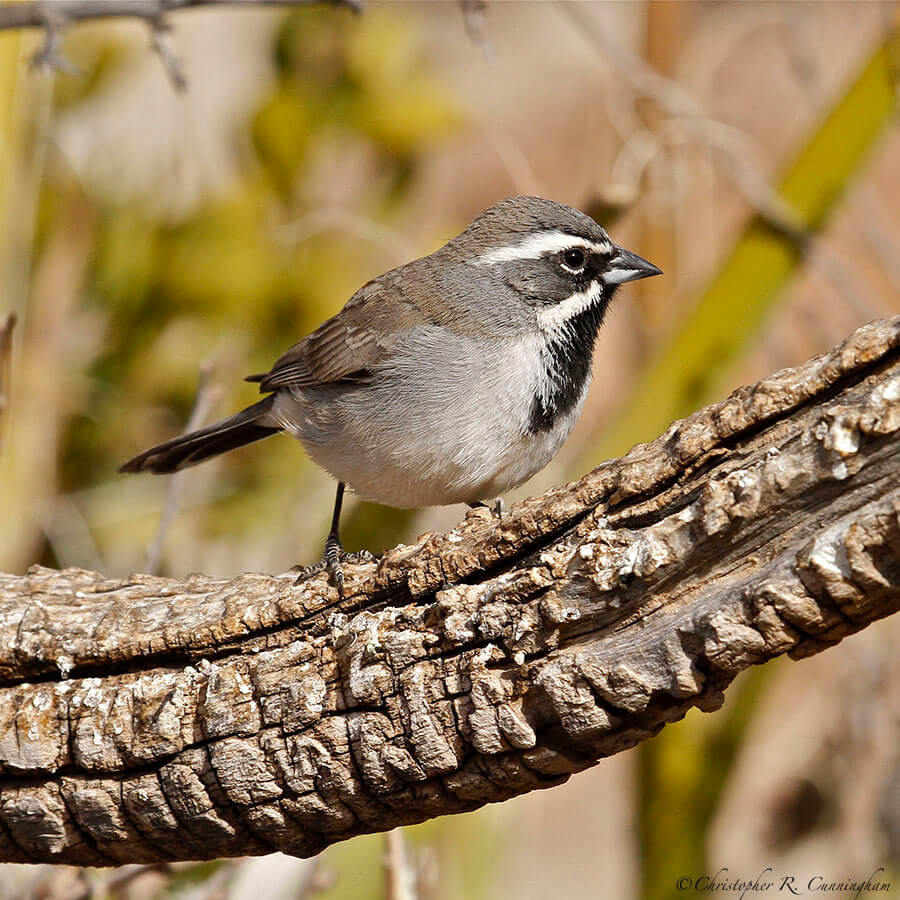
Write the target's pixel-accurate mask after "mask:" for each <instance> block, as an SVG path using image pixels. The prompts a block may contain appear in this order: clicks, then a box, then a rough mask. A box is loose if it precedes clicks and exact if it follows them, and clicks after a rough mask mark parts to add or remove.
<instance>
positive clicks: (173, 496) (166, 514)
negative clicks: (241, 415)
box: [144, 362, 222, 575]
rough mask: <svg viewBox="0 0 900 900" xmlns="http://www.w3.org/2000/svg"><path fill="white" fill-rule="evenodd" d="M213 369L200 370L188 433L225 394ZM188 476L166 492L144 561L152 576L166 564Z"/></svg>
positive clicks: (179, 474)
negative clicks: (169, 536)
mask: <svg viewBox="0 0 900 900" xmlns="http://www.w3.org/2000/svg"><path fill="white" fill-rule="evenodd" d="M212 370H213V366H212V363H211V362H206V363H204V364H203V365H202V366H201V367H200V378H199V382H198V384H197V396H196V397H195V399H194V407H193V409H192V410H191V414H190V416H188V420H187V425H186V426H185V429H184V430H185V432H188V431H194V430H195V429H197V428H200V427H201V426H202V425H203V423H204V422H205V421H206V420H207V419H208V418H209V416H210V414H211V413H212V410H213V409H214V407H215V405H216V403H218V401H219V397H220V396H221V393H222V392H221V390H220V388H219V387H217V386H216V385H214V384H212V382H211V380H210V378H211V375H212ZM187 474H188V473H187V471H183V472H176V473H175V474H174V475H173V476H172V477H171V478H170V479H169V488H168V490H167V491H166V502H165V505H164V506H163V512H162V516H161V517H160V520H159V527H158V528H157V529H156V535H155V536H154V538H153V543H151V544H150V546H149V547H148V548H147V556H146V558H145V561H144V565H145V568H146V571H147V572H148V573H149V574H151V575H155V574H156V573H157V572H159V564H160V562H161V561H162V553H163V548H164V547H165V544H166V535H167V534H168V533H169V529H170V528H171V527H172V523H173V522H174V521H175V518H176V516H177V515H178V509H179V507H180V506H181V493H182V491H183V490H184V479H185V476H186V475H187Z"/></svg>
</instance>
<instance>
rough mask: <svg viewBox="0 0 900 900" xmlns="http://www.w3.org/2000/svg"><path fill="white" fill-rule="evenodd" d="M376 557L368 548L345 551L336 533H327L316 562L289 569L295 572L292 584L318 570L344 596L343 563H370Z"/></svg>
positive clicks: (374, 560) (298, 582) (376, 559)
mask: <svg viewBox="0 0 900 900" xmlns="http://www.w3.org/2000/svg"><path fill="white" fill-rule="evenodd" d="M377 561H378V557H377V556H376V555H375V554H374V553H370V552H369V551H368V550H356V551H354V552H353V553H346V552H345V551H344V548H343V546H342V545H341V541H340V538H339V537H338V536H337V535H336V534H329V535H328V539H327V540H326V541H325V555H324V556H323V557H322V559H320V560H319V561H318V562H317V563H313V565H311V566H294V567H293V568H292V569H291V571H292V572H296V573H297V578H296V579H295V580H294V584H295V585H297V584H300V583H301V582H304V581H306V580H307V579H309V578H312V576H313V575H318V574H319V572H328V574H329V575H330V576H331V581H332V583H333V584H334V586H335V587H336V588H337V592H338V595H339V596H340V597H341V599H342V600H343V598H344V569H343V564H344V563H351V564H352V563H370V562H377Z"/></svg>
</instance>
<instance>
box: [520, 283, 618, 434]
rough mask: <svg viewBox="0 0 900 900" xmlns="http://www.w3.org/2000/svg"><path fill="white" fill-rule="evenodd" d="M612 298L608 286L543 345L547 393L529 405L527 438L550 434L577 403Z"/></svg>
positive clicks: (589, 370)
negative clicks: (532, 435)
mask: <svg viewBox="0 0 900 900" xmlns="http://www.w3.org/2000/svg"><path fill="white" fill-rule="evenodd" d="M612 294H613V290H612V286H609V287H607V288H606V289H605V290H604V291H603V293H602V295H601V297H600V299H598V301H597V302H596V303H592V304H591V305H590V306H588V307H587V308H586V309H583V310H582V311H581V312H580V313H578V314H576V315H574V316H572V318H571V319H569V320H568V322H567V323H566V325H565V326H564V327H563V328H561V329H560V330H559V332H558V334H556V335H554V336H553V337H551V338H550V339H549V340H548V341H547V344H546V346H545V348H544V351H543V353H542V356H543V358H544V362H545V364H546V368H547V379H548V382H549V386H550V389H549V391H548V392H547V393H546V395H545V396H541V395H540V394H538V395H537V396H536V397H535V398H534V401H533V402H532V404H531V418H530V420H529V423H528V432H529V434H538V433H540V432H542V431H550V430H551V429H552V428H553V426H554V425H555V424H556V423H557V421H558V420H559V418H560V416H564V415H566V413H568V412H571V410H572V408H573V407H574V406H575V404H576V403H577V402H578V398H579V397H580V396H581V392H582V390H584V384H585V382H586V381H587V378H588V376H589V375H590V372H591V361H592V358H593V353H594V341H595V340H596V338H597V332H598V331H599V330H600V325H601V324H602V323H603V318H604V316H605V315H606V310H607V309H608V308H609V302H610V300H611V299H612Z"/></svg>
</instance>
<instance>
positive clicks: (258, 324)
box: [37, 9, 460, 564]
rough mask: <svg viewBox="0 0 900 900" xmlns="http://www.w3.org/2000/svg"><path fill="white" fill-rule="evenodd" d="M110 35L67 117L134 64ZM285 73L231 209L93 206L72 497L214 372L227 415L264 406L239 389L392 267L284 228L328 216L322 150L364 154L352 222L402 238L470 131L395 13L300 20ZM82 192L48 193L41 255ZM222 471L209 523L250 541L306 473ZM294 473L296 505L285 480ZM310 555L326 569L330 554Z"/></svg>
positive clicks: (71, 452) (245, 158)
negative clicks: (96, 332) (93, 336)
mask: <svg viewBox="0 0 900 900" xmlns="http://www.w3.org/2000/svg"><path fill="white" fill-rule="evenodd" d="M99 34H102V33H101V32H93V33H92V36H91V38H90V40H88V41H87V42H86V43H85V45H84V46H79V48H78V60H79V63H80V64H81V65H82V66H84V67H86V69H87V75H86V79H85V80H83V81H78V80H76V79H63V80H61V83H62V84H64V85H65V87H64V88H63V89H62V90H61V91H60V93H59V94H58V95H57V103H58V106H59V107H65V108H70V109H71V108H72V107H73V105H74V104H76V103H77V102H79V101H81V100H84V99H85V97H86V96H89V95H90V93H91V91H93V90H94V89H96V87H97V86H98V85H100V84H102V83H103V81H104V78H105V77H107V75H112V74H114V73H115V70H116V66H117V65H118V62H119V60H120V59H121V56H122V53H121V49H120V47H119V45H118V44H117V42H115V41H110V40H106V41H104V40H103V39H101V38H100V37H98V35H99ZM272 58H273V61H274V63H275V72H276V79H275V81H274V84H273V86H272V88H271V90H270V92H269V93H268V95H267V96H265V97H264V98H263V99H262V101H261V102H260V104H259V107H258V109H257V110H256V111H255V113H254V114H253V116H252V118H251V121H250V123H249V124H250V140H249V141H247V140H245V139H241V138H240V136H239V135H236V139H235V153H236V155H237V156H238V158H239V159H240V171H239V176H238V179H237V181H236V182H235V183H233V184H232V185H231V186H230V188H229V189H228V190H227V191H226V192H225V193H224V194H220V195H218V196H214V197H211V198H210V199H208V200H207V201H205V202H204V203H202V205H201V206H200V207H199V208H198V209H196V210H195V211H194V212H193V213H192V214H191V215H190V216H189V218H187V219H186V220H181V221H178V222H176V223H172V222H169V221H165V220H162V219H161V218H160V217H159V215H158V214H157V213H156V212H155V211H154V209H153V207H152V206H151V205H150V204H142V203H141V202H139V201H138V202H135V201H131V202H129V203H128V205H127V206H125V205H118V204H116V203H114V202H112V201H108V202H107V201H100V200H97V199H94V200H93V203H94V204H95V207H96V208H95V209H94V210H93V212H94V215H95V216H96V248H95V252H94V254H93V257H92V262H91V265H90V270H89V272H88V279H87V283H86V285H85V296H86V297H87V298H89V302H90V304H91V307H92V309H93V310H94V311H95V312H96V314H97V317H98V321H99V322H100V323H101V324H100V327H102V329H103V332H104V341H103V343H102V352H101V353H100V355H99V356H98V357H97V358H96V359H95V360H94V363H93V366H92V367H91V371H90V372H89V373H88V378H89V384H90V388H89V397H88V400H87V404H86V412H85V414H84V415H81V416H76V417H75V419H74V420H73V421H72V422H71V423H70V424H69V428H68V430H67V432H66V434H65V437H64V442H65V445H64V447H63V450H62V453H61V459H62V460H63V465H64V472H63V479H64V484H65V486H66V488H67V489H68V490H79V489H81V488H83V487H85V486H87V485H89V484H90V483H91V482H92V481H96V480H97V479H99V480H104V479H106V478H111V477H113V473H114V471H115V468H116V466H117V465H118V464H119V463H121V462H122V461H123V460H124V459H125V458H127V456H129V455H131V454H132V453H134V452H136V451H137V450H139V449H141V448H142V447H143V446H145V445H146V444H147V443H148V442H154V441H158V440H163V439H165V438H167V437H170V436H172V434H173V433H175V432H177V431H178V430H180V429H181V428H182V427H183V424H184V422H185V420H186V418H187V415H188V412H189V410H190V407H191V405H192V403H193V399H194V396H195V392H196V387H197V377H198V370H199V367H200V365H201V363H203V362H204V361H205V360H207V359H217V360H218V361H219V364H220V369H221V370H222V381H223V386H224V388H225V395H224V397H223V399H222V402H221V403H220V405H219V412H220V413H224V412H225V411H227V410H230V409H232V408H236V407H238V406H240V405H243V404H246V403H248V402H251V401H252V400H253V399H254V395H255V394H254V392H255V389H254V387H253V386H251V385H244V384H242V383H241V382H240V377H241V376H242V375H245V374H249V373H250V372H255V371H262V370H264V369H266V368H268V366H269V365H271V363H272V362H273V361H274V359H275V358H276V357H277V356H278V355H280V354H281V353H282V352H283V351H284V350H286V349H287V348H288V347H289V346H290V344H291V343H292V342H293V341H294V340H297V339H299V338H300V337H302V336H303V335H304V334H306V333H308V332H309V331H310V330H312V329H313V328H315V327H316V325H318V324H319V322H321V321H322V320H323V319H324V318H326V317H327V316H328V315H331V314H333V313H334V312H336V311H337V310H338V309H339V308H340V306H341V305H342V304H343V302H344V301H345V300H346V299H347V298H348V297H349V296H350V295H351V294H352V293H353V291H354V290H356V288H358V287H359V286H360V285H361V284H362V283H363V282H365V281H366V280H367V279H368V278H370V277H372V276H373V275H375V274H377V272H378V271H379V270H380V269H383V268H384V267H385V266H384V261H383V259H379V258H378V254H377V253H375V252H370V250H369V248H361V247H360V244H359V240H358V238H357V237H355V236H352V235H347V234H344V233H341V232H340V230H338V229H331V230H329V231H327V233H324V234H319V233H313V234H311V235H305V236H304V238H303V240H301V241H300V242H299V243H296V242H292V241H291V240H290V239H285V238H284V236H283V233H282V231H281V229H284V228H285V227H287V228H290V225H291V223H294V222H296V221H298V220H301V219H302V218H303V216H304V215H307V214H308V213H309V212H311V211H314V210H315V209H316V208H317V204H316V196H317V192H318V190H319V188H320V187H321V186H320V185H317V184H316V183H315V179H316V178H317V177H319V170H318V169H317V168H316V165H317V163H316V160H317V151H318V150H320V149H321V148H324V151H323V152H327V151H328V150H330V148H332V147H340V148H346V147H352V148H354V149H355V150H356V151H358V152H359V153H360V154H361V155H363V156H364V157H365V159H366V160H367V162H368V164H369V165H370V167H371V175H370V177H368V178H367V179H363V180H362V181H361V184H362V188H361V190H362V196H359V197H354V198H353V202H354V205H355V210H356V212H358V213H359V214H360V215H362V216H365V217H367V218H369V219H371V220H373V221H375V222H379V223H389V221H390V216H391V213H392V210H393V209H394V208H395V205H396V204H397V203H398V201H400V200H402V199H403V197H404V195H405V194H406V191H407V186H408V185H409V184H410V176H411V175H413V174H414V172H415V169H416V166H417V164H418V162H419V159H420V158H421V156H422V154H423V151H424V150H425V149H426V148H427V147H429V146H430V145H432V144H433V143H434V142H435V141H438V140H440V139H442V138H444V137H446V136H447V135H449V134H451V133H453V132H454V130H455V129H457V128H458V127H459V124H460V116H459V113H458V112H457V111H456V109H455V107H454V105H453V103H452V102H451V100H450V98H449V96H448V95H447V94H446V93H445V92H444V91H443V89H442V88H441V87H440V86H439V85H438V84H437V83H436V82H435V80H434V78H433V77H432V76H430V75H429V74H428V72H427V71H426V70H425V69H424V67H423V46H422V42H421V38H420V37H419V35H418V34H417V33H416V32H415V31H414V30H413V28H412V27H411V26H410V25H409V24H408V22H407V21H406V20H405V19H404V17H402V16H399V15H397V14H395V13H394V12H393V11H390V10H385V9H373V10H370V11H368V12H367V14H366V15H365V16H362V17H352V16H349V15H345V14H342V13H340V12H337V13H336V12H335V11H334V10H329V9H303V10H299V11H297V12H295V13H294V14H292V15H290V16H289V17H288V18H287V19H286V20H285V23H284V25H283V27H282V28H281V29H280V30H279V32H278V34H277V37H276V40H275V42H274V44H273V47H272ZM72 82H74V86H73V84H72ZM318 155H319V156H321V155H322V153H319V154H318ZM77 190H78V189H77V187H76V186H74V185H72V183H71V180H70V179H69V178H68V176H67V175H66V173H65V172H60V173H59V174H58V176H56V177H53V178H51V179H49V180H48V181H47V184H46V187H45V190H44V195H43V197H42V200H41V205H40V210H41V213H40V218H39V234H38V238H37V240H38V243H40V241H41V240H42V239H43V236H44V235H46V234H48V233H51V232H52V231H53V229H54V227H55V225H56V222H57V216H58V214H59V209H60V208H61V207H64V206H65V204H66V199H65V198H66V197H67V196H71V194H72V192H77ZM311 196H312V199H308V198H310V197H311ZM423 240H427V236H423ZM425 249H426V247H425V246H424V245H423V252H424V250H425ZM373 267H374V268H373ZM88 410H89V412H88ZM250 452H252V451H250ZM220 466H221V476H220V477H219V478H218V479H217V483H218V488H219V497H218V499H216V498H213V499H212V501H211V504H210V505H211V512H210V514H209V515H208V516H206V518H205V522H206V524H205V526H204V528H205V530H206V532H207V533H208V534H210V535H212V534H214V533H218V532H222V531H223V530H227V529H232V530H233V532H235V533H236V534H240V532H242V531H243V532H246V533H253V532H254V530H256V529H258V528H259V524H260V521H261V519H262V518H263V517H265V516H266V515H267V514H268V515H270V516H271V515H274V516H275V517H276V519H277V517H279V516H280V515H281V514H282V513H283V512H284V506H285V503H286V501H287V498H288V497H291V496H293V497H295V498H296V497H298V496H302V479H303V471H304V469H308V467H309V463H308V461H307V460H306V458H305V456H304V454H303V453H302V451H301V450H300V449H299V448H297V447H296V446H294V445H293V444H292V443H291V442H289V441H272V442H271V443H270V445H269V446H268V447H267V452H266V453H264V454H263V453H256V454H255V455H254V458H253V465H252V466H248V465H246V462H245V458H243V457H242V455H241V454H238V455H237V456H236V457H235V458H229V459H225V460H223V461H222V462H221V463H220ZM285 471H287V472H290V473H291V490H290V491H289V492H285V490H284V485H283V476H282V477H279V476H278V473H279V472H282V473H283V472H285ZM251 487H252V489H253V490H252V492H251V491H246V490H244V489H247V488H251ZM160 490H162V483H161V484H160ZM322 515H323V517H324V516H325V515H326V510H325V509H323V510H322ZM366 520H367V527H366V529H365V531H366V532H367V533H366V534H365V535H363V534H362V533H360V534H359V535H358V536H359V537H364V538H366V539H368V538H370V537H371V536H372V535H373V534H374V533H378V532H379V531H381V532H384V529H385V526H387V532H388V533H387V535H384V534H383V535H382V537H383V539H384V540H387V541H392V540H394V539H396V537H397V536H398V531H402V529H403V527H404V526H405V523H406V522H407V521H408V518H407V517H406V516H404V515H402V514H401V515H397V514H395V513H393V512H391V511H384V512H381V511H379V510H377V508H370V509H368V510H367V516H366ZM348 531H349V537H350V542H351V544H352V541H353V538H354V535H355V534H356V532H357V531H359V529H355V528H354V527H353V521H352V516H351V521H350V522H349V523H348ZM299 552H303V553H305V554H307V555H309V556H310V557H312V556H314V555H316V554H317V552H318V547H309V548H306V547H303V548H298V553H299ZM48 561H52V559H49V558H48ZM296 561H297V560H296V559H293V560H285V563H286V564H290V563H291V562H296ZM198 564H199V560H198Z"/></svg>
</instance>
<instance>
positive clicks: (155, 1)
mask: <svg viewBox="0 0 900 900" xmlns="http://www.w3.org/2000/svg"><path fill="white" fill-rule="evenodd" d="M314 3H329V4H331V5H333V6H349V7H350V8H351V9H355V10H359V9H361V8H362V0H33V2H24V3H20V2H14V3H9V2H7V3H2V4H0V29H5V28H44V27H47V24H48V19H49V20H56V21H61V22H65V23H67V24H73V23H75V22H83V21H85V20H88V19H111V18H135V19H146V20H147V21H148V22H151V23H153V22H156V21H158V20H159V18H160V17H161V16H164V15H167V14H168V13H171V12H179V11H181V10H183V9H197V8H199V7H202V6H223V7H224V6H228V7H239V6H243V7H249V6H256V7H262V6H280V7H289V6H310V5H312V4H314Z"/></svg>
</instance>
